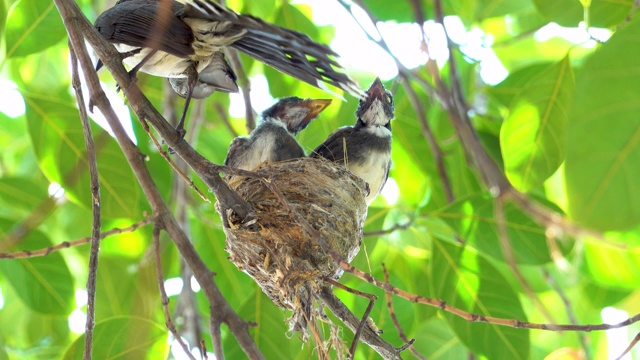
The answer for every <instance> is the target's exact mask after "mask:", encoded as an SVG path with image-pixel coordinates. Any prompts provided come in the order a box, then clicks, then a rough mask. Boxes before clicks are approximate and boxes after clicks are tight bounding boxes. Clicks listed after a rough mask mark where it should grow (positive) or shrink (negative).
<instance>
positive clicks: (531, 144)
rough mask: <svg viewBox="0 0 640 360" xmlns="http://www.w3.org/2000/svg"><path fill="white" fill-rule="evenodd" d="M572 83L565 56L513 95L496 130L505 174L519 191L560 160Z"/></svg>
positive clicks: (532, 185) (542, 177)
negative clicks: (498, 129)
mask: <svg viewBox="0 0 640 360" xmlns="http://www.w3.org/2000/svg"><path fill="white" fill-rule="evenodd" d="M573 90H574V84H573V75H572V73H571V64H570V63H569V57H568V56H567V57H565V58H564V59H563V60H562V61H560V62H559V63H557V64H555V65H552V66H551V67H549V68H547V69H545V70H544V71H542V72H540V73H538V74H536V76H534V78H533V79H532V80H531V81H529V82H528V83H527V84H526V86H525V87H524V89H522V91H520V93H519V94H518V95H517V96H516V97H515V99H513V103H512V105H511V106H510V112H509V116H508V117H507V119H506V120H505V122H504V124H503V125H502V129H501V130H500V144H501V146H502V153H503V158H504V166H505V170H506V174H507V177H508V178H509V180H510V181H511V183H512V184H513V185H514V186H515V187H516V188H518V189H520V190H522V191H528V190H531V189H533V188H536V187H538V186H540V185H541V184H542V183H543V182H544V181H545V180H546V179H547V178H548V177H549V176H551V175H553V173H554V172H556V170H557V169H558V167H559V166H560V164H561V163H562V161H563V160H564V144H565V127H566V123H567V120H568V116H569V114H568V108H569V101H570V100H571V96H572V95H573Z"/></svg>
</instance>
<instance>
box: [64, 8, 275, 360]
mask: <svg viewBox="0 0 640 360" xmlns="http://www.w3.org/2000/svg"><path fill="white" fill-rule="evenodd" d="M54 2H55V4H56V7H57V8H58V11H59V12H60V14H61V16H62V20H63V23H64V25H65V27H66V28H67V31H68V33H69V37H70V40H71V44H72V47H73V48H74V50H75V51H76V54H77V55H78V57H79V59H80V63H81V64H82V69H83V72H84V74H85V77H86V81H87V84H88V85H89V90H90V93H91V96H92V99H93V100H94V102H95V104H96V105H97V106H98V108H99V109H100V111H101V112H102V113H103V114H104V115H105V118H106V119H107V121H108V123H109V125H110V127H111V129H112V130H113V132H114V135H115V137H116V140H117V141H118V144H119V145H120V147H121V149H122V150H123V152H124V154H125V157H126V158H127V161H128V162H129V164H130V166H131V168H132V170H133V173H134V174H135V176H136V178H137V179H138V182H139V184H140V186H141V188H142V190H143V192H144V193H145V195H146V197H147V200H148V201H149V203H150V205H151V207H152V209H153V211H154V213H155V214H157V221H158V224H159V226H162V228H163V229H164V230H165V231H166V232H167V234H169V236H170V237H171V239H172V240H173V242H174V243H175V244H176V246H177V248H178V250H179V251H180V253H181V255H182V256H183V257H184V258H185V259H186V260H187V261H188V263H189V266H190V267H191V269H192V270H193V272H194V276H195V277H196V279H197V280H198V283H199V284H200V285H201V287H202V290H203V293H204V295H205V296H206V297H207V300H208V301H209V303H210V304H211V308H215V309H216V310H217V311H219V312H220V313H222V314H223V315H224V317H223V319H224V321H225V323H226V324H227V325H228V326H229V329H230V330H231V332H232V333H233V334H234V336H235V338H236V339H237V340H238V343H239V345H240V346H241V348H242V349H243V350H244V351H245V353H246V354H247V356H249V358H251V359H263V358H264V356H263V355H262V354H261V353H260V351H259V350H258V348H257V346H256V344H255V342H254V341H253V339H252V338H251V337H250V336H249V334H248V331H247V329H248V326H249V325H248V323H246V322H245V321H243V320H242V319H241V318H240V317H239V316H238V315H237V314H236V313H235V312H234V311H233V309H232V308H231V306H230V304H229V303H228V302H227V301H226V300H225V298H224V297H223V296H222V294H221V293H220V290H219V289H218V287H217V285H216V283H215V282H214V281H213V273H212V272H211V271H210V270H209V269H208V268H207V266H206V265H205V264H204V262H203V261H202V259H201V258H200V257H199V256H198V253H197V252H196V251H195V249H194V248H193V246H192V245H191V243H190V242H189V240H188V238H187V237H186V235H185V234H184V232H183V231H182V230H181V229H180V227H179V226H178V224H177V222H176V221H175V218H174V217H173V216H172V215H171V213H170V212H169V209H168V208H167V205H166V204H165V202H164V200H163V199H162V196H161V195H160V192H159V191H158V189H157V187H156V186H155V183H154V181H153V179H152V177H151V174H150V173H149V171H148V169H147V168H146V166H145V164H144V162H143V157H142V154H141V153H140V151H139V149H138V148H137V147H136V146H135V144H133V143H132V142H131V140H130V139H129V138H128V136H127V134H126V132H125V131H124V128H123V127H122V125H121V124H120V122H119V121H118V118H117V116H116V115H115V112H114V111H113V108H111V106H110V105H109V103H108V100H107V98H106V96H105V94H104V92H103V91H102V89H101V88H100V83H99V80H98V77H97V74H96V73H95V71H94V70H93V65H92V64H91V60H90V58H89V55H88V53H87V50H86V48H85V46H84V41H83V39H82V36H84V38H85V39H86V40H87V41H88V42H89V43H90V44H91V45H92V46H93V48H94V50H95V51H96V53H97V54H98V56H99V57H100V59H102V61H103V63H104V64H105V66H106V68H107V69H109V71H111V73H112V74H113V75H114V77H115V78H116V81H117V82H118V83H119V84H120V85H121V88H122V89H123V91H124V93H125V95H126V96H127V98H128V99H129V101H130V103H131V105H132V107H133V109H134V111H136V114H137V115H138V118H141V119H142V118H144V119H147V120H148V121H150V122H151V123H152V125H154V127H156V126H157V127H156V130H157V131H158V132H159V133H160V134H161V135H162V136H163V138H164V139H165V140H169V141H170V143H169V145H170V146H171V147H172V148H174V149H175V148H176V146H174V144H175V145H178V139H179V135H178V134H177V132H176V131H175V129H173V128H172V127H171V126H170V125H169V124H168V123H167V122H166V121H165V120H164V119H162V117H161V116H160V114H158V113H157V111H155V109H154V108H153V106H152V105H151V103H150V102H149V100H148V99H146V97H144V95H143V94H142V93H141V92H140V89H139V88H138V87H137V85H135V84H132V83H131V79H130V76H128V74H127V72H126V71H125V69H124V67H123V66H122V64H121V63H119V61H118V58H117V56H116V55H117V51H115V49H114V48H113V46H111V45H109V44H108V43H107V42H106V41H105V40H104V39H103V38H102V37H101V36H100V35H99V34H98V33H97V31H96V30H95V29H94V28H93V27H92V26H91V24H90V23H89V22H88V21H87V19H86V17H85V16H84V15H83V14H82V12H81V11H80V9H79V8H78V5H77V4H76V3H75V2H73V1H71V0H54ZM81 34H82V35H81ZM181 143H182V144H183V145H182V146H183V147H184V146H186V142H184V141H182V142H181ZM194 152H195V151H194ZM220 182H223V181H222V179H220ZM227 189H228V188H227ZM215 190H217V189H215ZM215 190H214V191H215ZM229 190H230V189H229ZM222 191H224V190H222ZM216 194H217V193H216ZM233 194H235V193H233ZM235 195H236V196H237V194H235ZM231 196H233V195H231ZM238 197H239V196H238ZM229 206H233V204H229ZM242 206H243V204H239V206H238V208H239V210H243V209H244V210H247V213H248V212H249V211H250V210H249V209H251V208H250V207H249V208H248V209H247V208H246V207H245V208H243V207H242ZM214 305H215V306H214ZM211 332H212V334H213V333H214V331H213V329H212V331H211ZM212 337H213V335H212ZM213 340H214V341H213V342H214V344H216V343H217V341H216V339H215V338H214V339H213ZM214 350H215V352H216V353H217V354H222V353H223V350H222V348H221V347H219V348H215V349H214Z"/></svg>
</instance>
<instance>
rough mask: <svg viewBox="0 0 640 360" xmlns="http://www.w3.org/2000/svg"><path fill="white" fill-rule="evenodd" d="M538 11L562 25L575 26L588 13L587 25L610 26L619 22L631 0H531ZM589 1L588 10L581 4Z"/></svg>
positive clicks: (626, 13)
mask: <svg viewBox="0 0 640 360" xmlns="http://www.w3.org/2000/svg"><path fill="white" fill-rule="evenodd" d="M533 2H534V3H535V4H536V7H537V8H538V10H539V11H540V13H541V14H542V15H543V16H544V17H545V18H546V19H547V20H548V21H553V22H555V23H558V24H560V25H562V26H567V27H575V26H578V23H579V22H580V21H583V20H585V15H587V14H588V21H589V22H588V24H589V26H595V27H612V26H615V25H618V24H620V22H622V21H623V20H624V19H625V18H626V17H627V15H628V14H629V11H630V10H631V7H632V6H633V0H620V1H607V0H591V1H588V2H586V1H585V2H582V1H573V0H533ZM584 3H589V4H590V6H589V9H588V11H585V9H584V8H583V6H582V4H584Z"/></svg>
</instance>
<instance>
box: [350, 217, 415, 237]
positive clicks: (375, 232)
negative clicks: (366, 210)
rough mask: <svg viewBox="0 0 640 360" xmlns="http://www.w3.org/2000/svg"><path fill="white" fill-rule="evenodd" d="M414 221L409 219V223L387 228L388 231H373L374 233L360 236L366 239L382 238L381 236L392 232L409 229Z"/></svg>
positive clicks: (368, 232) (369, 232) (365, 233)
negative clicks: (372, 237)
mask: <svg viewBox="0 0 640 360" xmlns="http://www.w3.org/2000/svg"><path fill="white" fill-rule="evenodd" d="M413 223H414V220H413V219H411V220H409V221H407V222H406V223H404V224H395V225H393V226H392V227H390V228H388V229H383V230H374V231H366V232H364V233H363V234H362V236H364V237H368V236H382V235H387V234H391V233H392V232H395V231H398V230H406V229H408V228H410V227H411V226H413Z"/></svg>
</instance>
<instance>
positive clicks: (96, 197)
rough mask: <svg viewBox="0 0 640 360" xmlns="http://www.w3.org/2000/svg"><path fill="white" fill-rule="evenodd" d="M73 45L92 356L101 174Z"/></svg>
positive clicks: (87, 347) (88, 352) (87, 345)
mask: <svg viewBox="0 0 640 360" xmlns="http://www.w3.org/2000/svg"><path fill="white" fill-rule="evenodd" d="M69 48H70V50H71V51H70V55H71V77H72V85H73V90H74V91H75V93H76V101H77V103H78V109H79V111H80V122H81V123H82V134H83V136H84V145H85V148H86V150H87V163H88V165H89V188H90V191H91V199H92V201H91V215H92V223H91V248H90V250H89V271H88V272H89V273H88V277H87V320H86V323H85V330H84V331H85V338H84V353H83V358H84V359H91V358H92V353H93V329H94V328H95V325H96V281H97V278H98V254H99V252H100V227H101V217H100V178H99V176H98V162H97V159H96V147H95V143H94V142H93V134H92V133H91V124H90V123H89V117H88V116H87V109H86V107H85V105H84V104H85V102H84V96H83V94H82V86H81V84H80V75H79V74H78V59H77V57H76V54H75V52H74V51H73V50H72V48H71V46H69Z"/></svg>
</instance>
